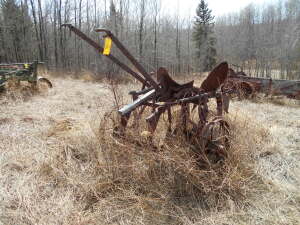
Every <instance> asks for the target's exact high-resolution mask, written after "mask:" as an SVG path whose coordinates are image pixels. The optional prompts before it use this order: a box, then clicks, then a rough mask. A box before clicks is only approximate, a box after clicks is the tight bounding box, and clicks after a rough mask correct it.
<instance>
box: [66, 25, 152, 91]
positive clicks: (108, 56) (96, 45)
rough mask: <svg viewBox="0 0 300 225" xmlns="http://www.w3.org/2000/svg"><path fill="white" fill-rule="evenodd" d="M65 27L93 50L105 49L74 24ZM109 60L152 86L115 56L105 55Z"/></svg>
mask: <svg viewBox="0 0 300 225" xmlns="http://www.w3.org/2000/svg"><path fill="white" fill-rule="evenodd" d="M62 26H63V27H68V28H69V29H70V31H72V32H73V33H74V34H76V35H77V36H78V37H80V38H81V39H82V40H84V41H85V42H87V43H88V44H89V45H91V46H92V47H93V48H95V49H96V50H97V51H98V52H99V53H100V52H101V53H102V52H103V50H104V49H103V48H102V47H101V46H100V45H99V44H98V43H97V42H95V41H94V40H92V39H91V38H89V37H88V36H87V35H86V34H84V33H83V32H82V31H81V30H79V29H78V28H76V27H74V26H73V25H72V24H63V25H62ZM105 56H106V57H107V58H109V59H110V60H112V61H113V62H114V63H116V64H117V65H118V66H120V67H121V68H122V69H123V70H125V71H126V72H127V73H129V74H131V75H132V76H133V77H134V78H135V79H137V80H138V81H140V82H141V83H142V84H144V85H145V86H148V87H149V86H150V84H149V83H148V82H147V81H146V80H145V79H144V78H143V77H142V76H141V75H140V74H138V73H136V72H134V71H133V70H132V69H131V68H130V67H128V66H127V65H125V64H124V63H122V62H121V61H120V60H119V59H117V58H116V57H115V56H113V55H112V54H109V55H105Z"/></svg>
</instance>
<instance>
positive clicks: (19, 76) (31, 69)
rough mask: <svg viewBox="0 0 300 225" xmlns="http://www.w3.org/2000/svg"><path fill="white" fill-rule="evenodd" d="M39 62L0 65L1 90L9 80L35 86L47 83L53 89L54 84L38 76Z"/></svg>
mask: <svg viewBox="0 0 300 225" xmlns="http://www.w3.org/2000/svg"><path fill="white" fill-rule="evenodd" d="M39 64H42V63H39V62H37V61H35V62H33V63H13V64H0V88H4V86H5V83H6V82H7V81H8V80H11V79H15V80H16V81H17V82H20V81H27V82H29V83H31V84H32V85H33V86H37V84H38V83H39V82H42V83H45V84H46V85H48V87H50V88H52V83H51V82H50V81H49V80H48V79H47V78H45V77H41V76H38V71H37V70H38V65H39Z"/></svg>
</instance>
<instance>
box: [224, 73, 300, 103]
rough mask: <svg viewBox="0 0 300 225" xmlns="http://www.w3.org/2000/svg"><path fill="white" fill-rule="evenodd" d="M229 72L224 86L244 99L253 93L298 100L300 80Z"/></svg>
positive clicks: (299, 96)
mask: <svg viewBox="0 0 300 225" xmlns="http://www.w3.org/2000/svg"><path fill="white" fill-rule="evenodd" d="M229 71H230V72H229V76H228V79H227V81H226V83H225V86H227V87H229V86H231V87H232V88H233V89H235V90H236V91H237V92H242V93H243V94H244V96H245V97H251V96H253V94H255V93H264V94H265V95H271V96H278V95H282V96H286V97H288V98H294V99H299V98H300V94H299V93H300V80H280V79H272V78H260V77H250V76H247V75H246V74H245V73H244V72H242V71H240V72H234V70H233V69H229Z"/></svg>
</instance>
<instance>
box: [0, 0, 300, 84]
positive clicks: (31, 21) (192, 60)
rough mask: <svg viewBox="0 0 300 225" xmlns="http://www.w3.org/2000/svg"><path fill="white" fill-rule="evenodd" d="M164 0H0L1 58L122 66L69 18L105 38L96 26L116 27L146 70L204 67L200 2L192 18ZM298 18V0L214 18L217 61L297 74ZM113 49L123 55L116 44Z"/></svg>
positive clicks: (109, 68)
mask: <svg viewBox="0 0 300 225" xmlns="http://www.w3.org/2000/svg"><path fill="white" fill-rule="evenodd" d="M161 1H163V0H0V46H1V49H0V62H16V61H18V62H22V61H32V60H36V59H39V60H41V61H45V62H46V63H47V65H48V66H49V67H50V68H56V69H68V70H76V71H78V70H80V69H90V70H93V71H95V72H96V73H111V72H114V73H119V69H118V68H116V67H115V66H114V64H112V63H110V62H109V61H108V60H107V59H106V58H105V57H104V56H101V54H100V53H97V52H95V51H94V49H92V48H91V47H90V46H88V45H87V44H86V43H84V42H83V41H81V40H79V39H78V38H76V37H75V35H74V34H71V33H70V32H69V31H68V30H67V29H65V28H62V27H61V24H64V23H71V24H73V25H74V26H76V27H78V28H79V29H81V30H82V31H83V32H85V33H86V34H88V36H90V37H92V38H93V39H95V40H97V41H98V42H99V43H100V44H101V45H103V43H102V38H101V36H100V35H99V34H97V33H95V32H94V31H93V29H94V28H96V27H104V28H108V29H110V30H112V31H113V32H114V34H115V35H116V36H117V37H118V38H119V39H120V40H121V41H122V42H123V43H124V45H125V46H126V47H127V48H128V49H129V50H130V52H132V53H133V54H134V55H135V56H136V57H137V58H138V59H139V61H140V62H142V64H143V65H144V66H145V68H146V69H147V70H148V71H152V70H155V69H156V68H157V67H159V66H165V67H167V68H168V69H170V70H171V71H172V72H174V73H184V74H189V73H192V72H197V71H200V70H203V68H201V66H200V65H199V63H198V60H197V57H196V56H197V52H196V48H195V43H194V41H193V27H194V20H195V19H194V18H195V15H196V9H195V11H194V12H193V14H192V15H190V17H189V18H182V17H180V15H179V10H176V9H175V10H174V9H172V10H171V11H172V12H173V11H174V12H175V13H174V15H172V16H170V14H166V13H165V12H168V11H169V9H162V7H161ZM199 2H200V1H199ZM208 7H209V5H208ZM176 11H177V13H176ZM212 13H213V12H212ZM299 26H300V0H286V1H278V3H272V4H271V5H268V6H265V7H264V8H258V7H257V6H255V5H249V6H248V7H246V8H245V9H243V10H242V11H241V12H239V13H235V14H230V15H227V16H223V17H219V18H216V19H215V26H214V35H215V38H216V46H215V49H216V51H217V56H216V57H217V60H216V61H217V62H220V61H221V60H227V61H229V62H230V63H232V64H237V65H240V66H241V67H243V69H244V70H246V71H248V72H249V73H251V74H252V75H257V76H269V75H270V74H271V73H274V72H275V71H278V74H280V76H281V77H282V78H286V77H287V78H291V79H292V78H298V79H299V78H300V77H299V70H300V68H299V67H300V66H299V65H300V40H299V39H300V38H299V36H300V27H299ZM113 54H114V55H116V56H117V57H118V58H120V59H121V60H124V58H123V57H122V56H121V55H120V53H119V52H118V50H116V49H113ZM128 64H129V63H128ZM297 76H298V77H297Z"/></svg>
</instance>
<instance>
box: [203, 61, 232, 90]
mask: <svg viewBox="0 0 300 225" xmlns="http://www.w3.org/2000/svg"><path fill="white" fill-rule="evenodd" d="M227 74H228V63H227V62H222V63H221V64H219V65H218V66H217V67H216V68H214V69H213V71H211V72H210V73H209V75H208V76H207V78H206V79H205V80H204V81H203V83H202V84H201V87H200V88H201V89H203V90H204V91H206V92H208V91H215V90H217V89H218V88H219V87H220V85H221V84H223V83H224V81H225V80H226V78H227Z"/></svg>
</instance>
